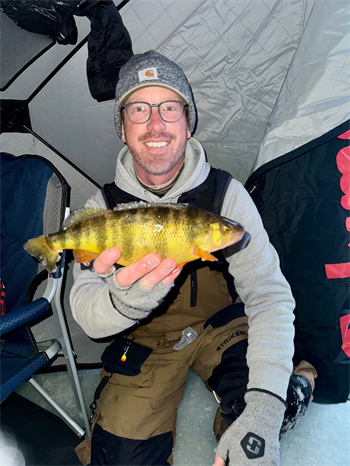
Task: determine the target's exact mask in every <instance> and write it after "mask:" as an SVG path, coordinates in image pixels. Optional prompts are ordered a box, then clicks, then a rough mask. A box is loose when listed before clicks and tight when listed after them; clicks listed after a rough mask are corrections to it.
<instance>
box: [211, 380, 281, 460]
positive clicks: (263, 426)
mask: <svg viewBox="0 0 350 466" xmlns="http://www.w3.org/2000/svg"><path fill="white" fill-rule="evenodd" d="M244 399H245V401H246V403H247V405H246V407H245V408H244V411H243V412H242V414H241V415H240V416H239V417H238V418H237V419H236V420H235V421H234V423H233V424H232V425H231V426H230V427H229V428H228V429H227V430H226V432H225V433H224V434H223V436H222V437H221V439H220V442H219V444H218V446H217V447H216V448H215V453H216V456H215V462H214V465H215V466H224V465H225V464H228V465H230V466H234V465H237V466H253V465H256V466H278V465H279V432H280V429H281V424H282V421H283V416H284V412H285V409H286V406H285V404H284V401H283V400H282V399H281V398H279V397H278V396H277V395H274V394H273V393H270V392H267V391H262V390H254V389H252V390H248V391H247V392H246V394H245V397H244Z"/></svg>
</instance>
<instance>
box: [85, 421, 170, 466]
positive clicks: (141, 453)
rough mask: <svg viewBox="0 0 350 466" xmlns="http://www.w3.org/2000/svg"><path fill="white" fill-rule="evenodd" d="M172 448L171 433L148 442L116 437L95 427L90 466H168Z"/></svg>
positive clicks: (92, 437) (157, 436) (97, 426)
mask: <svg viewBox="0 0 350 466" xmlns="http://www.w3.org/2000/svg"><path fill="white" fill-rule="evenodd" d="M172 448H173V436H172V433H171V432H167V433H165V434H161V435H156V436H155V437H152V438H150V439H148V440H132V439H127V438H123V437H116V436H115V435H113V434H111V433H110V432H107V431H105V430H103V429H102V428H101V427H100V426H99V425H98V424H96V425H95V427H94V430H93V432H92V436H91V466H96V465H103V466H106V465H120V466H122V465H123V466H124V465H130V466H131V465H138V466H151V465H157V466H162V465H168V464H169V463H168V462H167V459H168V458H169V456H170V455H171V452H172Z"/></svg>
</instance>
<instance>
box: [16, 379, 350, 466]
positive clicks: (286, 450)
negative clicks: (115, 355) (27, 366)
mask: <svg viewBox="0 0 350 466" xmlns="http://www.w3.org/2000/svg"><path fill="white" fill-rule="evenodd" d="M98 374H99V370H89V371H80V372H79V376H80V378H81V383H82V389H83V392H84V397H85V401H86V405H87V406H88V405H89V404H90V403H91V402H92V400H93V393H94V391H95V388H96V386H97V384H98V382H99V375H98ZM35 378H36V379H37V380H38V382H39V383H41V384H42V385H43V387H44V388H45V390H47V391H48V392H49V393H50V394H51V395H52V396H53V397H54V398H55V399H56V401H57V402H58V403H59V404H61V406H62V407H63V408H65V409H67V410H68V412H69V413H70V414H71V415H72V417H73V418H74V419H75V420H77V422H80V421H79V417H78V413H77V411H76V408H75V403H74V398H73V393H72V392H70V390H69V381H68V376H67V374H66V373H64V372H61V373H54V374H47V375H39V376H36V377H35ZM19 393H20V394H21V395H22V396H26V397H27V398H29V399H31V400H32V401H34V402H37V403H38V404H40V405H41V406H44V407H45V408H47V409H50V411H51V408H50V407H47V405H46V402H45V400H43V401H42V400H41V396H40V395H39V394H37V393H36V391H35V390H34V389H33V387H31V386H30V385H29V384H23V385H22V386H21V387H20V389H19ZM216 408H217V402H216V401H215V399H214V397H213V395H212V394H211V393H210V392H209V391H208V390H207V389H206V388H205V386H204V384H203V383H202V381H201V379H200V378H199V377H198V376H197V375H196V374H194V373H192V372H190V377H189V380H188V384H187V386H186V388H185V392H184V396H183V399H182V401H181V403H180V405H179V408H178V421H177V435H176V445H175V449H174V466H212V464H213V458H214V453H213V449H214V447H215V445H216V442H215V439H214V436H213V432H212V423H213V419H214V416H215V412H216ZM299 465H305V466H350V402H349V401H348V402H347V403H341V404H337V405H320V404H316V403H311V404H310V406H309V409H308V412H307V414H306V416H304V417H303V418H302V419H301V420H300V421H299V423H298V425H297V426H296V427H295V429H293V430H292V431H290V432H288V433H287V434H286V435H285V436H284V438H283V439H282V441H281V465H280V466H299Z"/></svg>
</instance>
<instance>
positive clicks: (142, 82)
mask: <svg viewBox="0 0 350 466" xmlns="http://www.w3.org/2000/svg"><path fill="white" fill-rule="evenodd" d="M152 85H154V86H161V87H166V88H167V89H170V90H171V91H174V92H176V93H177V94H179V96H180V97H182V99H183V100H184V101H185V102H186V103H187V104H188V125H189V129H190V132H191V134H193V133H194V131H195V129H196V124H197V111H196V107H195V104H194V100H193V95H192V90H191V87H190V85H189V83H188V81H187V79H186V76H185V75H184V72H183V71H182V69H181V68H180V67H179V66H178V65H176V64H175V63H174V62H173V61H171V60H169V59H168V58H166V57H165V56H164V55H161V54H160V53H158V52H155V51H153V50H150V51H148V52H145V53H140V54H137V55H134V56H133V57H131V58H130V60H128V61H127V62H126V63H125V64H124V65H123V66H122V67H121V68H120V73H119V80H118V83H117V87H116V92H115V111H114V119H115V127H116V130H117V133H118V135H119V137H121V136H122V124H121V112H120V108H121V107H122V106H123V105H124V104H125V102H126V100H127V98H128V97H129V95H130V94H131V93H132V92H134V91H135V90H136V89H140V88H142V87H145V86H152Z"/></svg>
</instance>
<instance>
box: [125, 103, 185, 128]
mask: <svg viewBox="0 0 350 466" xmlns="http://www.w3.org/2000/svg"><path fill="white" fill-rule="evenodd" d="M168 102H169V103H171V102H175V103H177V104H180V105H181V106H182V112H181V116H180V117H179V118H178V119H177V120H174V121H167V120H164V118H163V117H162V114H161V112H160V109H159V107H160V106H161V105H162V104H165V103H168ZM134 104H146V105H148V107H149V116H148V118H147V120H146V121H142V122H141V121H138V122H135V121H132V119H131V118H130V116H129V107H131V105H134ZM152 107H157V108H158V114H159V116H160V118H161V119H162V120H163V121H164V122H165V123H176V122H177V121H180V120H181V118H182V116H183V114H184V110H185V108H188V104H186V102H182V101H181V100H164V101H163V102H160V103H159V104H149V103H148V102H129V103H128V104H125V105H123V106H122V107H121V109H120V112H121V113H122V111H123V110H125V112H126V115H127V117H128V118H129V120H130V121H131V123H133V124H134V125H143V124H144V123H147V121H149V119H150V118H151V115H152Z"/></svg>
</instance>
